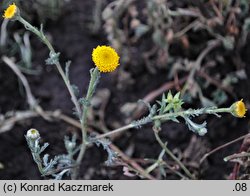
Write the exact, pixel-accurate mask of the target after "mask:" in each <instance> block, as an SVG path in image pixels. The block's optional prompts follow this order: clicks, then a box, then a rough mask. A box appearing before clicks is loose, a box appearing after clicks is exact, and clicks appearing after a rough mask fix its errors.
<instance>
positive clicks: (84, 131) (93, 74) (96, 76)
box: [72, 68, 100, 179]
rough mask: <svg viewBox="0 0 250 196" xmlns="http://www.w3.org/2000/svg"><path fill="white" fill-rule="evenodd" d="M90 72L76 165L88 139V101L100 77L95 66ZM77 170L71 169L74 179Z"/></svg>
mask: <svg viewBox="0 0 250 196" xmlns="http://www.w3.org/2000/svg"><path fill="white" fill-rule="evenodd" d="M90 74H91V78H90V82H89V87H88V91H87V95H86V97H85V100H84V103H83V112H82V114H83V115H82V119H81V129H82V146H81V150H80V153H79V155H78V157H77V160H76V163H77V164H78V165H80V163H81V162H82V159H83V156H84V153H85V150H86V147H87V144H88V141H87V115H88V110H89V106H90V101H91V99H92V97H93V94H94V92H95V89H96V85H97V83H98V80H99V77H100V72H99V71H98V69H97V68H95V69H92V70H90ZM78 171H79V167H76V168H75V169H74V170H73V171H72V179H76V178H77V176H78Z"/></svg>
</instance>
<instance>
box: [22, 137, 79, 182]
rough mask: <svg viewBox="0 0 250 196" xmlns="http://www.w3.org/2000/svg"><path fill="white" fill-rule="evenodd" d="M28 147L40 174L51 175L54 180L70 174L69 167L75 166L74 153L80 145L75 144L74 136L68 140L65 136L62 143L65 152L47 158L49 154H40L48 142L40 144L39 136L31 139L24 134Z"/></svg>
mask: <svg viewBox="0 0 250 196" xmlns="http://www.w3.org/2000/svg"><path fill="white" fill-rule="evenodd" d="M25 138H26V141H27V144H28V147H29V149H30V151H31V153H32V157H33V160H34V161H35V163H36V164H37V166H38V169H39V171H40V173H41V175H42V176H53V177H54V178H55V179H56V180H60V179H61V178H62V177H63V175H65V174H66V175H69V174H70V168H71V167H75V165H74V164H75V161H74V159H73V157H74V155H75V154H76V153H77V152H78V151H79V149H80V146H77V145H76V136H75V135H74V136H73V137H72V139H71V140H70V139H69V137H65V140H64V144H65V148H66V150H67V154H62V155H58V156H55V157H54V158H51V159H49V154H45V155H43V156H42V153H43V152H44V151H45V150H46V148H47V147H48V146H49V143H44V144H43V145H41V143H40V137H38V138H36V139H33V138H30V137H29V136H28V135H25Z"/></svg>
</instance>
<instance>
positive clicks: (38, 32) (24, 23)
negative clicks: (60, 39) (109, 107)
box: [17, 16, 81, 118]
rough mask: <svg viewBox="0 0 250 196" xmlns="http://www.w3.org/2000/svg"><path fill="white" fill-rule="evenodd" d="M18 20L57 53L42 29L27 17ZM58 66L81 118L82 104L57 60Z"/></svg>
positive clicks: (51, 50)
mask: <svg viewBox="0 0 250 196" xmlns="http://www.w3.org/2000/svg"><path fill="white" fill-rule="evenodd" d="M17 20H18V21H19V22H20V23H22V24H23V25H24V27H25V28H26V29H27V30H29V31H31V32H32V33H34V34H35V35H37V36H38V37H39V38H40V39H41V41H42V42H43V43H44V44H45V45H46V46H47V47H48V49H49V50H50V52H53V53H55V49H54V48H53V46H52V45H51V43H50V42H49V40H48V39H47V37H46V36H45V35H44V33H43V32H42V29H41V30H40V31H39V30H38V29H37V28H36V27H34V26H32V25H31V24H30V23H29V22H28V21H26V20H25V19H23V18H22V17H21V16H19V17H17ZM55 65H56V68H57V70H58V72H59V73H60V75H61V77H62V79H63V81H64V83H65V85H66V87H67V89H68V91H69V94H70V96H71V99H72V102H73V104H74V105H75V108H76V111H77V113H78V115H79V117H80V118H81V109H80V105H79V103H78V101H77V98H76V96H75V94H74V91H73V89H72V87H71V85H70V82H69V80H68V79H67V77H66V75H65V73H64V71H63V69H62V66H61V64H60V62H56V64H55Z"/></svg>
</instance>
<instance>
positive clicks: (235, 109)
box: [231, 99, 247, 118]
mask: <svg viewBox="0 0 250 196" xmlns="http://www.w3.org/2000/svg"><path fill="white" fill-rule="evenodd" d="M231 110H232V114H233V115H234V116H236V117H239V118H243V117H245V114H246V111H247V109H246V106H245V104H244V102H243V101H242V99H241V100H240V101H237V102H235V103H234V104H233V105H232V106H231Z"/></svg>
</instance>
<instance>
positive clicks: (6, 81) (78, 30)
mask: <svg viewBox="0 0 250 196" xmlns="http://www.w3.org/2000/svg"><path fill="white" fill-rule="evenodd" d="M92 4H93V3H92V1H81V0H74V3H72V4H69V5H67V6H66V8H64V11H63V15H62V16H61V17H60V19H59V20H57V21H49V22H48V23H47V25H46V27H45V31H46V32H48V33H49V37H51V38H52V42H53V45H54V46H55V48H56V50H57V51H60V52H61V61H62V62H63V61H67V60H68V59H70V60H72V66H71V69H70V76H71V80H72V83H73V84H75V85H77V86H79V87H80V94H84V93H85V92H86V88H87V85H88V81H89V69H90V68H91V67H92V66H93V63H92V61H91V52H92V49H93V48H94V47H96V46H97V45H101V44H107V40H106V39H105V35H104V34H101V35H98V36H93V35H91V34H90V33H89V29H88V27H87V26H86V22H87V21H89V16H90V15H91V13H90V12H91V10H92V6H93V5H92ZM82 10H84V12H82ZM85 10H86V12H85ZM34 23H35V24H36V21H34ZM38 24H39V23H38V22H37V24H36V25H38ZM13 28H17V26H15V27H13ZM32 47H33V51H34V52H33V66H34V68H42V72H41V74H39V75H34V76H31V75H27V79H28V81H29V83H30V85H31V89H32V92H33V94H34V96H35V97H36V98H37V99H38V100H39V103H40V105H41V106H42V107H43V108H44V109H45V110H56V109H60V110H61V111H63V113H65V114H67V115H69V116H72V117H74V115H73V114H72V107H73V105H72V103H71V101H70V98H69V94H68V92H67V90H66V88H65V86H64V84H63V82H62V80H61V78H60V76H59V74H58V73H57V71H56V69H55V67H54V66H49V65H45V62H44V60H45V59H46V58H47V56H48V51H47V49H46V47H45V46H43V45H42V44H41V43H39V42H37V39H36V38H35V37H32ZM249 52H250V46H249V45H247V46H246V48H245V49H244V51H242V53H241V54H242V57H243V60H244V61H245V62H246V64H249V63H250V58H249V55H248V54H249ZM246 71H247V75H249V74H250V68H249V66H247V68H246ZM167 74H168V73H167V72H166V71H161V72H159V73H157V74H156V75H150V74H144V73H143V72H142V73H141V74H137V75H136V76H134V79H135V81H137V82H135V85H132V86H129V87H128V88H124V89H118V88H117V86H116V82H117V76H116V73H114V74H103V75H102V78H101V81H100V83H99V86H98V89H103V88H106V89H109V90H110V92H111V97H110V99H109V102H108V105H107V108H106V115H105V122H106V123H107V127H108V128H110V129H112V128H113V126H114V125H113V122H120V124H123V123H124V122H123V120H122V119H123V116H122V114H121V112H120V109H119V108H120V107H121V106H122V105H124V104H125V103H127V102H136V101H137V100H138V99H141V98H143V97H144V96H145V95H147V94H148V93H149V92H150V91H152V90H155V89H156V88H158V87H159V86H160V85H162V84H163V83H165V82H167ZM0 84H1V85H0V113H2V114H5V113H6V112H8V111H16V110H27V109H28V105H27V103H26V98H25V96H24V95H23V93H21V92H22V89H21V88H20V85H19V83H18V80H17V78H16V76H15V74H14V73H13V72H12V71H11V70H10V69H9V68H8V67H7V66H6V65H4V64H3V63H2V62H0ZM249 88H250V81H246V80H244V81H239V83H238V84H237V87H236V88H235V89H237V92H236V94H238V95H240V96H241V97H242V98H243V99H245V100H249V99H250V94H249V91H248V89H249ZM238 92H239V93H238ZM207 93H209V92H207ZM232 101H234V100H232V99H231V100H230V99H229V100H228V102H227V104H228V105H230V103H231V102H232ZM225 105H226V104H225ZM194 106H195V107H199V106H200V105H199V104H195V105H194ZM202 119H203V118H198V121H202ZM206 120H207V123H208V130H209V131H208V134H207V135H206V136H204V137H202V138H199V137H198V136H194V134H193V133H192V132H190V131H188V128H187V127H186V125H185V124H183V123H180V124H177V123H174V122H169V123H166V124H164V126H163V128H162V131H161V133H160V135H161V137H162V139H163V140H164V141H168V146H169V148H170V149H171V150H173V152H175V153H176V154H180V152H184V151H185V150H186V149H187V148H188V146H189V145H190V141H191V139H192V138H195V139H196V141H197V145H198V144H200V145H201V144H202V146H200V149H199V148H198V150H197V153H199V151H202V152H203V154H205V153H206V152H208V151H209V150H211V149H213V148H215V147H217V146H219V145H222V144H224V143H226V142H228V141H231V140H233V139H235V138H237V137H239V136H241V135H243V134H246V133H247V131H248V125H247V123H248V120H247V118H244V119H236V118H234V117H232V116H231V115H225V117H223V118H221V119H219V120H218V118H217V117H215V116H209V117H207V118H206ZM31 127H34V128H36V129H38V130H39V131H40V134H41V136H42V142H49V143H50V146H49V148H48V149H47V151H46V152H47V153H49V154H51V156H54V155H57V154H60V153H64V152H65V149H64V143H63V138H64V135H70V134H71V133H72V132H78V133H79V130H77V129H76V128H74V127H73V126H70V125H68V124H66V123H63V122H59V121H58V122H57V121H55V122H47V121H45V120H43V119H42V118H40V117H39V118H33V119H30V120H27V121H25V122H22V123H19V124H17V125H15V126H14V127H13V128H12V129H11V130H10V131H8V132H5V133H2V134H0V163H2V164H3V165H4V169H0V179H22V180H25V179H44V178H42V177H41V176H40V174H39V172H38V170H37V167H36V165H35V164H34V162H33V160H32V157H31V154H30V151H29V149H28V147H27V145H26V141H25V138H24V134H25V132H26V131H27V130H28V129H29V128H31ZM79 134H80V133H79ZM114 144H116V145H117V146H118V147H120V148H121V149H122V150H124V151H125V152H128V151H129V149H131V148H132V149H133V150H132V154H131V157H133V158H154V159H156V158H157V157H158V155H159V153H160V151H161V148H160V146H159V145H158V143H157V142H156V141H155V139H154V136H153V132H152V128H151V127H150V126H145V127H143V128H142V129H140V130H130V131H128V132H127V133H126V134H124V135H123V136H122V137H119V138H117V139H116V140H115V141H114ZM240 145H241V142H238V143H235V144H233V145H230V146H229V147H227V148H224V149H222V150H220V151H219V152H217V153H215V154H213V155H211V156H210V157H209V158H208V160H207V161H206V163H205V164H203V165H201V166H200V168H199V169H198V170H197V171H198V173H197V174H196V175H197V176H198V177H199V179H226V178H227V177H228V175H229V174H230V173H231V172H232V168H233V164H232V163H225V162H224V161H223V158H224V157H225V156H227V155H231V154H233V153H236V152H238V150H239V148H240ZM203 148H204V149H203ZM194 154H196V152H194ZM106 156H107V155H106V153H105V152H104V151H103V150H102V149H101V148H98V147H96V146H93V147H91V148H90V149H88V150H87V152H86V155H85V157H84V160H83V163H82V166H81V171H80V174H81V176H80V178H81V179H139V178H137V177H127V176H125V175H123V171H122V169H123V168H122V167H121V166H117V167H107V166H105V164H104V162H105V159H106ZM192 158H193V157H186V160H185V161H187V162H188V160H189V159H192ZM166 179H176V177H174V176H173V175H171V174H169V175H167V176H166Z"/></svg>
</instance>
